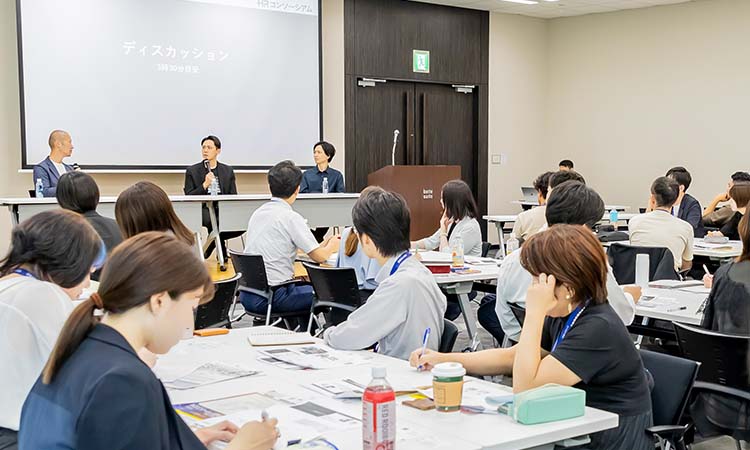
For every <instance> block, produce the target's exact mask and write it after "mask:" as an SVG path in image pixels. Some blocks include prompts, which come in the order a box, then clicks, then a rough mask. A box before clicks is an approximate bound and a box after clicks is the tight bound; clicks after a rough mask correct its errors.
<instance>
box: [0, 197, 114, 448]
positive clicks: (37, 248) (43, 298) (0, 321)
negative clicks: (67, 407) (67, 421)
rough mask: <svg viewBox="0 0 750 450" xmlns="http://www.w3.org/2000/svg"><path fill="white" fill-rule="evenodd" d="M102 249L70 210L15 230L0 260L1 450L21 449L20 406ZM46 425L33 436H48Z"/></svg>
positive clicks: (38, 217)
mask: <svg viewBox="0 0 750 450" xmlns="http://www.w3.org/2000/svg"><path fill="white" fill-rule="evenodd" d="M103 249H104V246H103V245H102V243H101V239H99V236H98V235H97V234H96V231H94V229H93V228H92V227H91V226H90V225H89V224H88V223H87V222H86V220H84V218H83V217H81V216H80V215H78V214H75V213H72V212H70V211H64V210H53V211H44V212H41V213H39V214H36V215H34V216H32V217H30V218H29V219H27V220H25V221H24V222H22V223H21V224H20V225H18V226H16V227H15V228H14V229H13V232H12V236H11V243H10V249H9V251H8V254H7V255H6V256H5V258H4V259H3V260H2V261H0V330H2V334H3V339H2V340H0V367H2V370H0V385H2V389H0V405H2V410H0V448H3V449H10V448H17V447H16V445H17V436H16V431H18V425H19V420H20V417H21V406H22V405H23V402H24V400H25V399H26V396H27V395H28V393H29V391H30V390H31V386H33V385H34V381H36V379H37V377H38V376H39V374H40V373H41V371H42V368H43V367H44V363H45V362H46V361H47V358H48V357H49V355H50V353H51V352H52V347H53V346H54V345H55V340H57V335H58V334H59V333H60V331H61V330H62V329H63V324H64V323H65V319H67V318H68V315H69V314H70V312H71V311H73V300H77V299H78V298H79V297H80V296H81V292H82V291H83V289H85V288H86V287H87V286H88V284H89V275H90V274H91V270H92V268H93V267H97V266H98V264H100V263H101V262H102V261H103V259H104V252H103ZM47 425H48V424H44V426H42V425H41V424H40V428H36V429H34V432H36V433H38V434H41V435H44V434H45V432H46V430H47V429H48V428H47ZM40 430H43V431H44V432H40ZM29 431H31V430H29ZM26 448H49V447H44V446H39V447H35V446H31V447H26Z"/></svg>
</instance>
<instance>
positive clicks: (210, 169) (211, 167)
mask: <svg viewBox="0 0 750 450" xmlns="http://www.w3.org/2000/svg"><path fill="white" fill-rule="evenodd" d="M201 153H202V155H203V161H201V162H199V163H198V164H193V165H192V166H190V167H188V168H187V171H186V172H185V188H184V192H185V195H210V194H212V193H214V192H215V193H216V194H218V195H231V194H237V181H236V179H235V176H234V169H232V166H228V165H226V164H222V163H220V162H219V161H218V158H219V155H220V154H221V141H220V140H219V138H218V137H216V136H206V137H204V138H203V139H202V140H201ZM215 211H216V214H217V216H218V212H219V209H218V205H217V206H216V207H215ZM203 226H204V227H206V228H208V232H209V233H210V232H211V231H213V227H212V226H211V218H210V216H209V214H208V208H207V207H206V206H204V207H203ZM242 233H243V232H242V231H237V232H229V233H221V236H220V240H221V248H222V250H223V251H224V255H225V256H226V254H227V252H226V249H227V246H226V241H227V240H228V239H232V238H236V237H238V236H242ZM213 250H214V243H213V242H211V243H210V245H209V246H208V248H207V249H206V252H205V255H204V256H205V257H206V258H208V257H209V256H210V255H211V252H212V251H213Z"/></svg>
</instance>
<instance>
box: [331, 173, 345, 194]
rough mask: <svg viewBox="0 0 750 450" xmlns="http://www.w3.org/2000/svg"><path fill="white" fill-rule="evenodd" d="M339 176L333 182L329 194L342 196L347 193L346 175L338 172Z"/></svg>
mask: <svg viewBox="0 0 750 450" xmlns="http://www.w3.org/2000/svg"><path fill="white" fill-rule="evenodd" d="M336 172H337V173H338V176H337V177H336V178H335V179H334V180H333V187H331V188H329V190H328V191H329V192H332V193H336V194H342V193H344V192H346V184H345V183H344V174H342V173H341V172H339V171H336Z"/></svg>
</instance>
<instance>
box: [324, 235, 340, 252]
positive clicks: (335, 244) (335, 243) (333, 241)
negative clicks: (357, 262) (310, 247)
mask: <svg viewBox="0 0 750 450" xmlns="http://www.w3.org/2000/svg"><path fill="white" fill-rule="evenodd" d="M339 245H341V236H340V235H338V234H337V235H335V236H331V237H329V238H328V242H327V243H326V247H327V248H329V249H331V250H332V251H337V250H338V249H339Z"/></svg>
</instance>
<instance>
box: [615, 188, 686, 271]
mask: <svg viewBox="0 0 750 450" xmlns="http://www.w3.org/2000/svg"><path fill="white" fill-rule="evenodd" d="M679 194H680V187H679V185H678V184H677V182H676V181H675V180H673V179H671V178H668V177H659V178H657V179H656V180H655V181H654V182H653V184H652V185H651V197H650V198H649V210H651V212H649V213H646V214H641V215H639V216H636V217H633V219H632V220H631V221H630V223H629V224H628V229H629V230H630V243H631V245H637V246H641V247H666V248H668V249H669V250H670V251H671V253H672V257H673V258H674V268H675V270H676V271H677V272H680V271H685V270H689V269H690V268H691V267H692V265H693V227H692V226H691V225H690V224H689V223H688V222H686V221H684V220H682V219H678V218H677V217H675V216H673V215H672V214H671V211H672V206H673V205H674V203H675V202H676V201H677V197H678V196H679Z"/></svg>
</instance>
